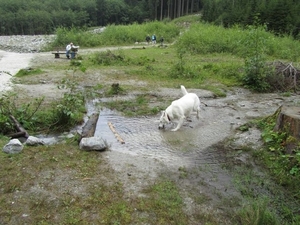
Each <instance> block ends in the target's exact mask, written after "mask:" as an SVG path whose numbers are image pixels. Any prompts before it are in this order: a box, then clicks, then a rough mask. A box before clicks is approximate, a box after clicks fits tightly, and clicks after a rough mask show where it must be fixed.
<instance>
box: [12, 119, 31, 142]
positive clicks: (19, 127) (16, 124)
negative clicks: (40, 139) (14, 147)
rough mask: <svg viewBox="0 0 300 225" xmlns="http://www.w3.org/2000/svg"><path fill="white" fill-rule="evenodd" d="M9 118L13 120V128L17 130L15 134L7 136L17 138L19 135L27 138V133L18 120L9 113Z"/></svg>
mask: <svg viewBox="0 0 300 225" xmlns="http://www.w3.org/2000/svg"><path fill="white" fill-rule="evenodd" d="M9 118H10V119H11V120H12V121H13V123H14V127H15V129H16V130H17V131H18V132H17V133H15V134H11V135H9V137H11V138H19V137H25V138H28V137H29V134H28V133H27V131H26V130H25V129H24V127H22V125H21V124H20V123H19V121H18V120H17V119H16V118H15V117H14V116H13V115H10V116H9Z"/></svg>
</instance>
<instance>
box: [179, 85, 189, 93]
mask: <svg viewBox="0 0 300 225" xmlns="http://www.w3.org/2000/svg"><path fill="white" fill-rule="evenodd" d="M180 88H181V92H182V94H183V96H184V95H186V94H187V93H188V92H187V91H186V89H185V87H184V86H183V85H181V86H180Z"/></svg>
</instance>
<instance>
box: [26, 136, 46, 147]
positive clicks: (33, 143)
mask: <svg viewBox="0 0 300 225" xmlns="http://www.w3.org/2000/svg"><path fill="white" fill-rule="evenodd" d="M25 145H29V146H37V145H45V142H44V141H43V140H41V139H39V138H37V137H34V136H29V137H28V138H27V140H26V142H25Z"/></svg>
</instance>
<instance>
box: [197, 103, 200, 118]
mask: <svg viewBox="0 0 300 225" xmlns="http://www.w3.org/2000/svg"><path fill="white" fill-rule="evenodd" d="M197 119H198V120H199V119H200V106H198V107H197Z"/></svg>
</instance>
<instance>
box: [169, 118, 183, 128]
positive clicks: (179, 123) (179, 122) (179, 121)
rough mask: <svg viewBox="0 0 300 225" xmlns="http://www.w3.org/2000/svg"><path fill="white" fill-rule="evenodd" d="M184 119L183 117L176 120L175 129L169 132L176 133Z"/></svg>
mask: <svg viewBox="0 0 300 225" xmlns="http://www.w3.org/2000/svg"><path fill="white" fill-rule="evenodd" d="M184 119H185V117H184V116H182V117H180V118H179V120H178V124H177V127H176V128H174V129H172V130H171V131H177V130H179V128H180V127H181V126H182V124H183V121H184Z"/></svg>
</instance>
